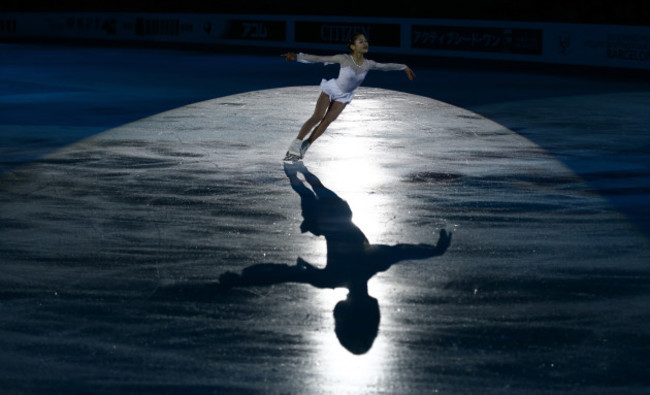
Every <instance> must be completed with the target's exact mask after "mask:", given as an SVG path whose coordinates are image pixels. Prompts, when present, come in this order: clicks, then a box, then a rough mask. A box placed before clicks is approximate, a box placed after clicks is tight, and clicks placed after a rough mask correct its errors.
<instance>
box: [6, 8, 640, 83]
mask: <svg viewBox="0 0 650 395" xmlns="http://www.w3.org/2000/svg"><path fill="white" fill-rule="evenodd" d="M352 32H362V33H364V34H365V35H366V36H367V37H368V38H369V40H370V42H371V45H372V51H373V52H377V53H385V54H395V55H399V54H405V55H421V56H432V57H446V58H466V59H482V60H499V61H523V62H537V63H549V64H560V65H561V64H564V65H579V66H595V67H612V68H621V69H646V70H647V69H650V27H647V26H621V25H595V24H566V23H535V22H515V21H477V20H460V19H454V20H449V19H415V18H364V17H337V16H306V15H302V16H301V15H232V14H228V15H226V14H164V13H160V14H158V13H87V12H84V13H75V12H69V13H65V12H62V13H0V41H5V42H9V41H17V40H32V41H38V40H47V41H49V42H51V41H57V40H60V41H66V42H70V41H84V42H88V41H95V42H97V41H99V42H115V43H143V44H146V43H166V44H176V45H182V44H196V45H204V46H210V45H214V46H224V45H225V46H251V47H269V48H278V49H282V50H293V51H300V50H311V51H316V50H322V51H328V52H331V51H335V52H338V51H345V41H346V40H347V38H348V37H349V35H350V34H351V33H352Z"/></svg>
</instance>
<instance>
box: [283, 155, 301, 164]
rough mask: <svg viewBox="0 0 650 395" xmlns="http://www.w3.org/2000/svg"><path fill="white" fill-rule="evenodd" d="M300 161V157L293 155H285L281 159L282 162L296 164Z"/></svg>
mask: <svg viewBox="0 0 650 395" xmlns="http://www.w3.org/2000/svg"><path fill="white" fill-rule="evenodd" d="M301 160H302V158H301V157H300V156H298V155H294V154H287V156H285V157H284V159H283V161H284V162H289V163H296V162H299V161H301Z"/></svg>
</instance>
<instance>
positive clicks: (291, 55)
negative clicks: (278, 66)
mask: <svg viewBox="0 0 650 395" xmlns="http://www.w3.org/2000/svg"><path fill="white" fill-rule="evenodd" d="M280 56H284V57H285V58H286V59H285V60H286V61H287V62H291V61H292V60H296V59H298V55H296V54H295V53H293V52H287V53H283V54H282V55H280Z"/></svg>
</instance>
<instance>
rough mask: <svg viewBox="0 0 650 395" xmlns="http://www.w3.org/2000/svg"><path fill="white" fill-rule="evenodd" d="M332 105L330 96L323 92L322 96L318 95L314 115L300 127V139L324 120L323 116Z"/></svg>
mask: <svg viewBox="0 0 650 395" xmlns="http://www.w3.org/2000/svg"><path fill="white" fill-rule="evenodd" d="M329 106H330V98H329V96H328V95H327V94H326V93H324V92H321V94H320V96H319V97H318V100H317V101H316V108H314V113H313V114H312V116H311V117H310V118H309V119H308V120H307V121H306V122H305V123H304V125H302V128H300V132H299V133H298V137H297V138H298V140H302V139H304V138H305V136H307V134H309V132H311V130H312V129H313V128H314V126H316V125H318V123H319V122H320V121H322V120H323V117H324V116H325V113H326V112H327V109H328V108H329Z"/></svg>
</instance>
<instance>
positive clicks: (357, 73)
mask: <svg viewBox="0 0 650 395" xmlns="http://www.w3.org/2000/svg"><path fill="white" fill-rule="evenodd" d="M348 48H349V49H350V51H351V53H350V54H339V55H334V56H316V55H308V54H304V53H299V54H295V53H293V52H289V53H285V54H282V56H284V57H285V58H286V60H287V62H289V61H293V60H297V61H298V62H301V63H318V62H322V63H326V64H328V63H338V64H340V65H341V69H340V70H339V75H338V77H337V78H333V79H331V80H324V79H323V80H322V81H321V84H320V87H321V90H322V92H321V94H320V97H319V98H318V101H317V102H316V108H315V109H314V113H313V114H312V116H311V117H310V118H309V119H308V120H307V122H305V124H304V125H302V128H300V132H299V133H298V137H297V138H296V139H295V140H294V141H293V142H292V143H291V145H290V146H289V149H288V151H287V155H286V157H285V158H284V160H285V161H296V160H299V159H302V158H303V157H304V156H305V152H307V149H308V148H309V146H310V145H311V144H312V143H313V142H314V141H316V139H317V138H318V137H320V135H322V134H323V133H324V132H325V129H327V127H328V126H329V125H330V123H332V121H334V120H335V119H336V118H337V117H338V116H339V114H341V111H343V109H344V108H345V106H346V105H347V104H348V103H349V102H350V101H352V98H353V96H354V91H355V90H356V89H357V88H358V87H359V85H361V83H362V82H363V80H364V78H366V74H368V71H369V70H384V71H388V70H404V72H406V76H407V77H408V78H409V80H413V78H415V73H414V72H413V70H411V69H410V68H408V66H406V65H405V64H398V63H377V62H374V61H372V60H370V59H365V58H364V55H365V54H366V53H367V52H368V40H366V36H365V35H363V34H361V33H356V34H353V35H352V36H351V37H350V39H349V40H348ZM309 132H311V134H309ZM308 134H309V137H308V138H307V139H306V140H304V139H305V137H307V135H308Z"/></svg>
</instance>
